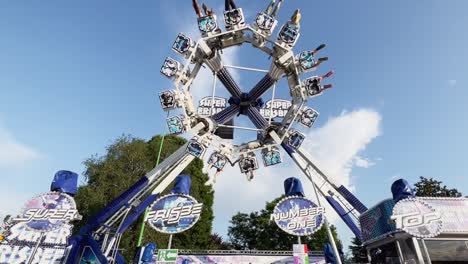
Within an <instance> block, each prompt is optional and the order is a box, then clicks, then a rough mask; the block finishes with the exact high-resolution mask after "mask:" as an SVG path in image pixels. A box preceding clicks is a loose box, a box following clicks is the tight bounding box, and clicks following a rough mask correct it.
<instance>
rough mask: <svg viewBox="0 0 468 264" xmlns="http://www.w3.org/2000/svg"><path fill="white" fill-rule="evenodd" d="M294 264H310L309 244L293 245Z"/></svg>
mask: <svg viewBox="0 0 468 264" xmlns="http://www.w3.org/2000/svg"><path fill="white" fill-rule="evenodd" d="M293 256H294V264H309V263H310V262H309V249H308V247H307V244H294V245H293Z"/></svg>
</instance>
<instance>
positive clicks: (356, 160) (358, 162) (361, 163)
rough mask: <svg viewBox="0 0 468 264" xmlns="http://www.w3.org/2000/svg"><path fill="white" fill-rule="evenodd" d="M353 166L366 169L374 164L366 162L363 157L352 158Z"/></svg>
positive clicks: (369, 161)
mask: <svg viewBox="0 0 468 264" xmlns="http://www.w3.org/2000/svg"><path fill="white" fill-rule="evenodd" d="M354 165H356V167H361V168H365V169H367V168H370V167H372V166H374V165H375V162H373V161H371V160H368V159H366V158H363V157H359V156H356V157H355V158H354Z"/></svg>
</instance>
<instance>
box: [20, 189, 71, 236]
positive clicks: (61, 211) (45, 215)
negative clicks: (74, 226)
mask: <svg viewBox="0 0 468 264" xmlns="http://www.w3.org/2000/svg"><path fill="white" fill-rule="evenodd" d="M78 218H79V214H78V210H77V209H76V203H75V200H74V199H73V198H72V197H71V196H69V195H67V194H65V193H58V192H48V193H44V194H40V195H38V196H35V197H33V198H31V199H30V200H29V201H28V202H27V203H26V205H25V207H24V209H23V211H22V213H21V214H20V215H19V216H18V217H16V218H14V219H13V221H15V222H19V223H25V224H26V225H25V226H26V228H29V229H30V230H32V231H39V232H50V231H53V230H56V229H59V228H61V227H62V226H63V225H65V224H67V223H69V222H70V221H73V220H76V219H78Z"/></svg>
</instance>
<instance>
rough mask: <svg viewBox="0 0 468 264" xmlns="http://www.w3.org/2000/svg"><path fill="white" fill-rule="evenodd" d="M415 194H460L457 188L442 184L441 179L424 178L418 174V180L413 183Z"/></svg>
mask: <svg viewBox="0 0 468 264" xmlns="http://www.w3.org/2000/svg"><path fill="white" fill-rule="evenodd" d="M414 187H415V189H416V196H431V197H460V196H462V194H461V193H460V192H459V191H458V190H457V189H449V188H447V186H446V185H442V182H441V181H437V180H434V179H433V178H429V179H428V178H425V177H422V176H420V177H419V181H418V182H417V183H415V184H414Z"/></svg>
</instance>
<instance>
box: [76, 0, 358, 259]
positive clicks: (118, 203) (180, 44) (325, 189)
mask: <svg viewBox="0 0 468 264" xmlns="http://www.w3.org/2000/svg"><path fill="white" fill-rule="evenodd" d="M226 2H227V5H226V11H225V12H224V16H223V18H224V24H225V28H226V30H225V31H222V30H221V28H220V26H219V23H218V19H217V17H216V15H215V14H214V13H213V12H212V11H211V10H209V9H208V8H206V6H204V9H205V15H203V14H202V12H201V11H200V9H199V8H198V5H196V8H195V9H196V13H197V15H198V19H197V21H198V28H199V30H200V32H201V35H202V38H201V39H199V40H198V41H195V40H192V39H191V38H189V37H187V36H186V35H184V34H181V33H180V34H178V36H177V38H176V40H175V42H174V44H173V45H172V49H173V50H174V51H175V52H177V53H178V54H180V55H182V56H183V57H185V58H186V59H187V60H186V63H185V64H182V63H180V62H178V61H176V60H174V59H172V58H169V57H168V58H166V60H165V61H164V64H163V66H162V68H161V73H162V74H163V75H164V76H166V77H167V78H170V79H171V80H173V83H174V89H173V90H166V91H163V92H161V93H160V94H159V98H160V101H161V106H162V108H163V109H164V110H165V111H171V110H175V109H177V108H179V109H181V110H182V115H177V116H173V117H169V118H168V119H167V123H168V126H169V131H171V132H172V133H175V134H180V133H189V134H192V135H193V137H192V138H191V139H190V140H189V141H188V142H187V143H186V144H185V145H184V146H182V147H181V148H180V149H178V150H177V151H175V152H174V153H173V154H172V155H171V156H169V157H168V158H166V159H165V160H164V161H163V162H161V163H160V164H159V165H158V166H156V167H155V168H154V169H152V170H151V171H149V172H148V173H147V174H146V175H145V176H144V177H142V178H141V179H140V180H139V181H138V182H137V183H136V184H135V185H133V186H132V187H131V188H130V189H129V190H127V191H126V192H124V193H123V194H121V195H120V196H119V197H118V198H117V199H115V200H114V201H113V202H112V203H111V204H109V205H108V206H107V207H106V208H104V209H103V210H101V212H99V213H98V214H97V215H96V216H95V217H94V218H92V219H91V220H90V221H88V223H87V224H86V225H85V226H84V227H83V228H82V229H81V230H80V232H79V233H78V234H77V235H76V236H75V237H73V238H72V240H71V247H70V250H69V253H68V258H67V263H77V260H78V259H79V256H80V255H81V254H82V252H83V250H84V249H85V248H86V247H90V248H92V249H93V251H94V252H95V253H96V254H97V255H98V258H100V261H101V262H103V263H107V262H110V263H113V262H119V256H118V252H117V249H118V245H119V241H120V239H121V236H122V234H123V232H124V231H125V230H126V229H127V228H128V227H129V226H130V225H131V224H132V223H133V222H134V221H135V220H136V219H137V218H138V217H139V216H140V215H141V214H142V212H144V210H145V209H146V208H147V207H148V206H149V205H150V204H151V203H152V202H153V201H154V200H155V199H156V198H157V197H158V195H159V194H160V193H161V192H162V191H164V190H165V189H166V188H167V187H168V186H169V184H170V183H171V182H172V181H173V180H174V179H175V178H176V176H177V175H179V174H180V173H181V172H182V170H183V169H184V168H185V167H186V166H188V165H189V163H190V162H191V161H192V160H193V159H195V158H202V156H203V155H204V153H205V152H207V149H208V148H211V149H213V150H214V151H213V152H212V153H211V155H210V157H209V158H208V165H209V166H211V167H214V168H216V169H217V170H218V172H221V171H222V170H223V168H224V167H225V165H226V164H228V163H229V164H230V165H234V164H236V163H238V164H239V168H240V171H241V172H242V173H244V174H246V175H247V178H248V179H252V178H253V177H254V172H255V171H256V170H257V169H258V168H259V162H258V160H257V153H259V154H260V155H261V157H262V159H263V162H264V164H265V166H272V165H277V164H279V163H281V160H282V159H281V156H280V155H281V153H280V151H279V149H280V148H283V149H284V151H285V152H286V153H287V154H288V155H289V156H290V157H291V159H292V160H293V161H294V162H295V163H296V164H297V166H298V167H299V168H300V169H301V171H302V172H303V173H304V175H305V176H306V177H307V178H308V179H309V180H310V182H311V183H312V185H313V186H314V189H315V192H316V194H317V191H318V192H319V193H320V194H321V195H322V196H323V197H324V198H325V199H326V201H327V202H328V203H329V204H330V205H331V207H332V208H333V209H334V210H335V211H336V212H337V213H338V215H339V216H340V217H341V219H342V220H343V221H344V222H345V223H346V225H347V226H348V227H349V228H350V229H351V230H352V232H353V233H354V234H355V235H356V236H357V237H361V231H360V224H359V216H360V214H361V213H363V212H364V211H366V210H367V208H366V207H365V206H364V205H363V204H362V203H361V202H360V201H359V200H358V199H357V198H356V197H355V196H354V195H353V194H351V192H350V191H349V190H348V189H347V188H346V187H345V186H343V185H336V184H335V183H333V182H331V181H330V180H329V178H328V177H327V176H326V175H325V174H324V172H322V171H321V170H320V169H319V168H318V167H317V165H316V164H314V163H313V162H312V158H311V155H310V154H309V153H307V151H306V150H305V149H304V147H303V146H301V144H302V143H303V142H304V139H305V136H304V134H303V133H301V132H300V131H298V130H296V129H293V128H292V126H293V124H294V123H299V124H302V125H303V126H305V127H311V126H312V125H313V123H314V121H315V120H316V118H317V117H318V112H317V111H315V110H314V109H312V108H310V107H308V106H307V102H308V100H309V99H311V98H313V97H316V96H319V95H321V94H322V93H323V92H324V90H326V89H328V88H331V87H332V85H331V84H322V82H323V81H324V80H325V79H326V78H328V77H330V76H331V75H332V74H333V71H330V72H328V73H326V74H324V75H317V76H312V77H306V78H302V75H304V74H307V73H309V72H313V71H315V70H317V68H318V66H319V65H320V64H321V63H322V62H324V61H326V60H327V58H326V57H323V58H319V59H316V55H317V53H318V52H319V51H320V50H322V49H323V48H324V47H325V45H324V44H322V45H320V46H318V47H317V48H316V49H314V50H307V51H302V52H301V53H299V54H298V55H296V54H294V52H293V50H292V49H293V47H294V45H295V44H296V42H297V40H298V39H299V36H300V32H299V31H300V27H299V21H300V12H299V10H297V11H296V12H295V14H294V15H293V17H292V18H291V20H290V21H288V22H287V23H285V24H284V25H283V26H281V28H280V29H279V33H278V34H277V37H275V36H273V32H274V30H275V28H276V26H277V24H278V21H277V20H276V19H275V15H276V13H277V12H278V9H279V6H280V5H281V3H282V2H283V1H282V0H280V1H279V2H278V3H277V5H276V6H274V2H275V1H272V2H271V4H270V5H269V6H268V8H267V9H266V10H265V11H264V12H259V13H258V15H257V17H256V19H255V20H254V21H253V23H252V25H249V24H247V23H246V21H245V19H244V15H243V11H242V9H241V8H237V7H236V6H235V5H234V3H233V2H232V1H226ZM195 4H196V2H195ZM247 43H249V44H250V45H252V46H253V47H254V48H256V49H259V50H261V51H262V52H263V53H265V55H266V56H267V57H268V56H269V57H271V58H272V60H271V65H270V68H269V70H268V72H267V73H266V74H265V76H264V77H263V78H262V79H261V80H260V81H258V83H257V84H256V85H255V86H253V87H252V88H251V89H250V90H243V89H241V87H240V86H239V84H238V83H236V81H235V80H234V78H233V77H232V75H231V73H230V71H229V68H235V67H236V66H228V65H225V64H224V63H223V61H222V59H221V55H220V53H221V52H222V50H224V49H227V48H230V47H235V46H239V45H244V44H247ZM205 66H206V67H208V68H209V69H210V70H211V71H212V72H213V75H214V76H215V77H214V78H217V79H218V80H219V81H220V82H221V83H222V84H223V86H224V87H225V88H226V90H227V91H228V92H229V94H230V98H229V101H228V102H229V105H228V106H227V107H226V108H225V109H224V110H222V111H220V112H217V113H215V114H213V115H200V114H198V113H197V111H196V108H195V106H194V103H193V100H192V95H191V85H192V83H193V81H194V80H195V79H196V77H197V74H198V73H199V71H200V69H201V68H202V67H205ZM237 68H242V69H247V70H249V68H244V67H237ZM250 70H256V69H250ZM282 78H285V79H287V83H288V86H289V92H290V96H291V99H290V102H291V106H290V107H289V110H288V111H287V114H286V115H285V116H284V118H283V119H282V121H280V122H277V121H275V120H273V119H272V117H271V116H270V117H269V118H265V117H264V116H262V115H261V114H260V111H259V108H260V107H261V106H262V105H263V100H262V96H263V95H264V94H265V93H266V92H267V91H269V90H270V89H273V90H272V95H273V98H272V100H274V99H275V98H274V96H275V87H276V86H275V84H276V83H277V82H278V81H279V80H280V79H282ZM215 84H216V80H214V81H213V87H212V93H211V95H212V100H211V102H212V103H211V104H212V106H211V111H210V113H214V111H213V110H214V101H215V100H214V99H215V90H216V85H215ZM271 107H273V104H271ZM270 110H273V109H270ZM238 115H245V116H247V117H248V118H249V119H250V121H251V122H252V123H253V125H254V126H255V128H244V127H238V126H235V125H229V124H230V123H229V122H230V121H231V120H232V119H234V118H235V117H236V116H238ZM225 128H228V129H232V130H234V129H249V130H254V131H256V132H257V138H256V139H255V140H252V141H249V142H245V143H243V144H238V145H234V144H232V143H230V141H228V140H226V139H224V138H229V137H230V136H231V137H232V135H228V136H227V137H226V136H225V135H223V133H220V131H222V129H225ZM223 137H224V138H223ZM317 202H318V203H319V206H320V199H317ZM325 226H326V227H327V229H328V232H329V235H330V234H331V233H330V229H329V226H328V223H327V222H326V221H325ZM330 238H331V240H332V242H333V238H332V236H330ZM332 244H333V245H334V242H333V243H332ZM334 249H335V255H338V253H337V249H336V247H335V248H334Z"/></svg>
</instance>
